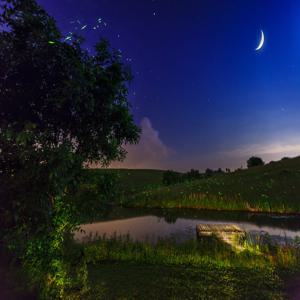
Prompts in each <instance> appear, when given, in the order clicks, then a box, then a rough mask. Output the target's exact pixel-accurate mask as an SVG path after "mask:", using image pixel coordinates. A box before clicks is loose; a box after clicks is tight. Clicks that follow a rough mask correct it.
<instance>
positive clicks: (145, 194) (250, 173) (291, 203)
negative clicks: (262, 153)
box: [126, 157, 300, 213]
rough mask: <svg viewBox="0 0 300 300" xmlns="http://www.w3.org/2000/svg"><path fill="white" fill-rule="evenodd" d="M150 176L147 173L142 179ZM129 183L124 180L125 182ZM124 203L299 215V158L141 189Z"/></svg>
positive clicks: (141, 205)
mask: <svg viewBox="0 0 300 300" xmlns="http://www.w3.org/2000/svg"><path fill="white" fill-rule="evenodd" d="M130 172H131V173H132V174H134V173H135V172H136V171H130ZM144 172H147V171H144ZM153 174H155V173H153ZM150 177H151V175H150V174H149V176H145V178H150ZM156 179H158V178H156ZM130 181H131V179H130V178H129V177H127V179H126V182H130ZM157 182H158V181H157ZM131 184H133V185H135V182H131ZM126 200H127V201H126V205H127V206H129V207H160V208H175V207H176V208H180V207H185V208H199V209H218V210H247V211H261V212H279V213H293V212H297V213H300V157H296V158H290V159H289V158H286V159H282V160H281V161H278V162H271V163H269V164H267V165H265V166H261V167H253V168H250V169H247V170H239V171H236V172H233V173H230V174H216V175H214V176H212V177H210V178H207V179H201V180H195V181H190V182H184V183H180V184H176V185H171V186H158V187H156V188H152V189H145V190H143V191H139V192H137V193H135V194H134V195H133V196H132V197H130V199H126Z"/></svg>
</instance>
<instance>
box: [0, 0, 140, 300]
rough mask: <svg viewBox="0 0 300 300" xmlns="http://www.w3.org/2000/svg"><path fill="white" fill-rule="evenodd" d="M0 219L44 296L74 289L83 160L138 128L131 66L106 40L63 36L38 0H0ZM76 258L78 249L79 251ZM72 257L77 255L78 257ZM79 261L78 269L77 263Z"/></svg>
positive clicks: (105, 154) (98, 157)
mask: <svg viewBox="0 0 300 300" xmlns="http://www.w3.org/2000/svg"><path fill="white" fill-rule="evenodd" d="M0 5H1V9H0V12H1V16H0V28H2V31H1V32H0V66H1V67H0V153H1V157H0V196H1V197H0V220H1V222H2V223H3V225H4V226H5V229H6V231H5V240H6V242H7V244H8V245H9V246H10V247H14V249H15V250H16V253H17V254H18V255H19V257H20V258H21V259H22V260H23V264H24V265H25V267H26V268H27V270H28V271H29V272H28V273H29V274H30V275H31V278H32V280H33V282H35V283H37V284H38V285H39V286H40V287H41V292H42V295H43V296H44V297H45V298H51V299H56V298H66V297H67V296H66V295H67V294H68V293H69V294H70V293H71V292H72V290H74V282H75V281H76V280H77V283H78V284H80V282H83V280H82V277H81V279H79V278H77V279H76V278H75V279H76V280H75V279H73V280H71V279H70V276H69V274H70V273H72V272H73V273H74V274H77V275H78V274H81V275H82V276H83V277H84V276H85V277H86V274H85V272H86V269H84V265H82V266H78V265H77V266H76V268H77V269H76V270H75V271H74V270H73V271H72V270H71V268H72V263H69V261H68V260H67V259H68V257H67V256H68V255H67V254H66V251H65V244H66V241H67V239H68V238H67V237H68V236H69V234H70V233H71V232H72V231H73V230H74V229H75V228H76V226H77V225H78V219H79V216H78V211H80V201H77V202H76V203H74V201H73V200H72V199H73V197H72V194H74V193H75V192H76V188H77V185H78V182H79V181H80V180H81V174H82V166H83V165H84V164H85V163H88V162H92V161H98V162H100V163H101V164H103V165H105V164H107V163H108V162H110V161H111V160H121V159H123V158H124V157H125V154H126V152H125V150H124V148H123V147H122V145H124V144H126V143H136V142H137V141H138V138H139V129H138V128H137V127H136V125H135V124H134V121H133V117H132V115H131V114H130V111H129V108H130V106H129V103H128V100H127V94H128V93H127V87H128V83H129V81H130V80H131V74H130V71H129V70H128V68H127V67H126V66H124V65H123V63H122V60H121V58H120V55H119V53H118V52H116V51H114V50H113V49H111V47H110V45H109V43H108V42H107V41H105V40H102V41H100V42H99V43H98V44H97V45H96V46H95V52H94V55H93V56H91V55H89V54H88V53H87V52H86V51H84V50H82V47H81V44H82V40H81V39H80V38H78V39H77V40H76V41H74V42H73V43H72V44H68V43H66V42H63V41H62V36H61V33H60V31H59V30H58V28H57V27H56V23H55V21H54V19H53V18H51V17H50V16H49V15H48V14H47V13H46V12H45V11H44V10H43V9H42V8H41V7H40V6H39V5H38V4H37V3H36V1H35V0H7V1H3V0H0ZM76 255H77V256H78V254H76ZM77 260H78V257H77ZM81 267H82V268H81Z"/></svg>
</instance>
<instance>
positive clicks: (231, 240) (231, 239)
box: [196, 224, 246, 250]
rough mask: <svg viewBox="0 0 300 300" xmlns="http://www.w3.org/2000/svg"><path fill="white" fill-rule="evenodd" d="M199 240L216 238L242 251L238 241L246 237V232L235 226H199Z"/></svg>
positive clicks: (197, 230) (197, 228)
mask: <svg viewBox="0 0 300 300" xmlns="http://www.w3.org/2000/svg"><path fill="white" fill-rule="evenodd" d="M196 232H197V236H198V238H201V237H209V236H212V235H214V236H216V237H217V238H219V239H220V240H221V241H223V242H225V243H227V244H230V245H231V246H232V247H234V248H236V249H239V250H240V249H241V247H240V245H239V243H238V240H239V238H241V237H243V236H244V235H245V233H246V232H245V231H244V230H243V229H241V228H240V227H239V226H238V225H234V224H198V225H196Z"/></svg>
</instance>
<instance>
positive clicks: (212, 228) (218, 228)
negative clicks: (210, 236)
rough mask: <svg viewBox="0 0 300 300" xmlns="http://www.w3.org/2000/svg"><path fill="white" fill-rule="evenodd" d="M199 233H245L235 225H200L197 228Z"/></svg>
mask: <svg viewBox="0 0 300 300" xmlns="http://www.w3.org/2000/svg"><path fill="white" fill-rule="evenodd" d="M196 229H197V232H198V233H201V232H203V233H207V232H211V233H218V232H228V233H244V230H242V229H241V228H240V227H239V226H237V225H234V224H198V225H197V226H196Z"/></svg>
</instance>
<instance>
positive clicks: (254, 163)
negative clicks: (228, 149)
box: [247, 156, 265, 168]
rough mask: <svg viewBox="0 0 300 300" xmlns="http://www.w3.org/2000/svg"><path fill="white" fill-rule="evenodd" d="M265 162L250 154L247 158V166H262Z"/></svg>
mask: <svg viewBox="0 0 300 300" xmlns="http://www.w3.org/2000/svg"><path fill="white" fill-rule="evenodd" d="M264 164H265V163H264V161H263V160H262V159H261V158H260V157H256V156H252V157H250V158H249V159H248V160H247V167H248V168H251V167H256V166H263V165H264Z"/></svg>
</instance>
